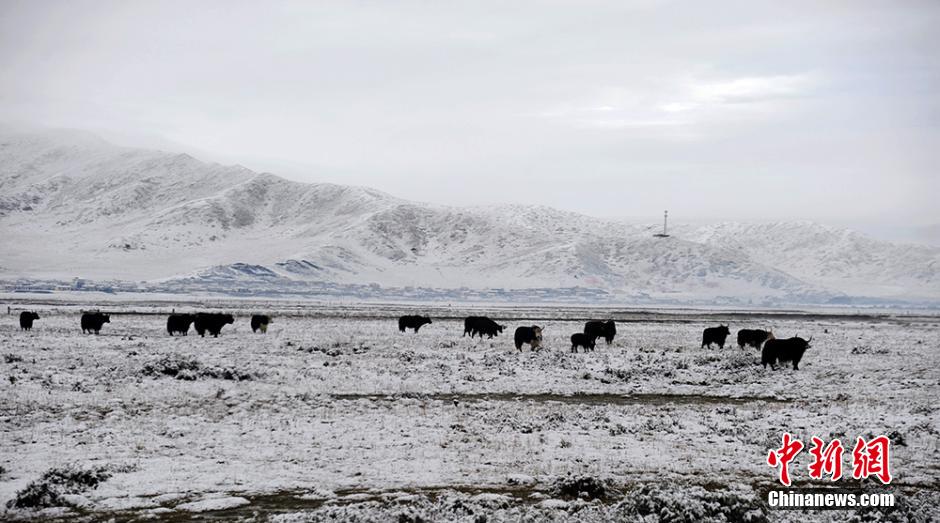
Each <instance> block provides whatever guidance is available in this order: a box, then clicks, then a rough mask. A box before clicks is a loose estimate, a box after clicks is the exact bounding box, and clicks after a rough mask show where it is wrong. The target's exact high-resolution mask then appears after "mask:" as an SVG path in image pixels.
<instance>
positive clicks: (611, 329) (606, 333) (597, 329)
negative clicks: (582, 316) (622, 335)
mask: <svg viewBox="0 0 940 523" xmlns="http://www.w3.org/2000/svg"><path fill="white" fill-rule="evenodd" d="M584 334H586V335H588V336H589V337H591V338H593V340H594V342H596V341H597V338H604V341H606V342H607V344H608V345H610V343H611V342H612V341H614V336H616V335H617V326H616V325H615V324H614V320H607V321H589V322H587V323H585V324H584ZM594 342H592V347H591V348H592V349H593V348H594V347H593V343H594Z"/></svg>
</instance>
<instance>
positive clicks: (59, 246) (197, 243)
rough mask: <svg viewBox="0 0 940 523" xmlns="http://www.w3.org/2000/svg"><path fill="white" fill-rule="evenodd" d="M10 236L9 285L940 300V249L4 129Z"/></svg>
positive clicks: (1, 160)
mask: <svg viewBox="0 0 940 523" xmlns="http://www.w3.org/2000/svg"><path fill="white" fill-rule="evenodd" d="M91 136H93V135H91ZM0 225H2V227H3V229H4V233H5V236H6V237H7V240H8V241H9V242H10V244H9V245H11V246H15V248H13V249H4V254H2V255H0V267H2V269H0V276H2V277H7V278H14V277H24V278H43V277H57V278H65V277H72V276H80V277H87V278H101V279H109V278H118V279H127V280H135V281H137V280H159V279H171V278H192V277H196V278H198V277H200V275H206V274H211V273H212V271H215V270H223V269H217V268H219V267H222V268H225V267H228V266H231V265H233V264H237V263H241V264H245V265H246V266H261V267H265V268H266V269H268V270H270V271H271V272H272V273H273V274H276V275H279V276H280V277H283V278H286V279H288V280H299V281H323V282H330V283H336V284H377V285H379V286H402V287H404V286H410V287H438V288H463V287H466V288H507V289H510V288H563V287H586V288H596V289H602V290H604V291H607V292H610V293H611V294H612V295H616V296H624V297H627V298H629V297H630V296H644V297H652V298H654V299H655V298H656V297H663V298H669V299H673V300H676V299H677V300H679V301H682V300H683V299H689V300H693V299H695V300H702V299H708V297H709V296H715V297H718V296H722V297H727V296H732V297H735V298H738V299H740V300H743V301H749V300H755V299H757V300H768V299H769V300H776V301H787V300H790V301H795V302H799V301H801V300H826V299H831V298H839V297H843V296H866V297H881V298H886V299H887V298H890V299H898V298H904V299H907V298H911V299H928V300H936V301H940V248H931V247H927V246H918V245H908V244H894V243H891V242H884V241H881V240H873V239H871V238H868V237H865V236H864V235H861V234H859V233H856V232H854V231H850V230H847V229H839V228H833V227H829V226H823V225H819V224H815V223H811V222H809V223H807V222H802V223H799V222H774V223H770V224H745V223H738V222H723V223H718V224H710V225H705V226H691V225H683V224H674V225H673V226H672V227H671V231H672V232H674V235H673V236H672V237H670V238H664V239H660V238H653V237H652V235H651V229H654V228H655V226H654V225H652V224H637V223H626V222H620V221H612V220H603V219H600V218H594V217H590V216H586V215H582V214H578V213H572V212H569V211H563V210H558V209H553V208H550V207H545V206H538V205H521V204H508V205H498V206H474V207H452V206H444V205H436V204H424V203H416V202H410V201H408V200H404V199H400V198H397V197H395V196H392V195H389V194H386V193H383V192H381V191H377V190H374V189H371V188H367V187H355V186H345V185H337V184H328V183H310V184H308V183H301V182H294V181H290V180H286V179H284V178H281V177H278V176H276V175H273V174H270V173H256V172H254V171H251V170H249V169H247V168H244V167H241V166H225V165H220V164H217V163H206V162H202V161H200V160H198V159H196V158H193V157H192V156H190V155H188V154H173V153H166V152H162V151H151V150H142V149H133V148H124V147H118V146H113V145H110V144H108V143H107V142H105V141H104V140H100V139H97V140H95V139H93V138H91V137H89V136H88V135H87V134H79V135H77V136H73V135H72V134H70V133H68V132H57V133H42V132H36V133H11V132H10V131H8V130H3V129H2V128H0ZM207 271H208V272H207Z"/></svg>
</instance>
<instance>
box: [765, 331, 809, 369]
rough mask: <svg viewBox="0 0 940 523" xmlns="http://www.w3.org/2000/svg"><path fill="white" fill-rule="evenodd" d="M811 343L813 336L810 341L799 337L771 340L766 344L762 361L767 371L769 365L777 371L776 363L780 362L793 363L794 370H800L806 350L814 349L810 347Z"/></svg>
mask: <svg viewBox="0 0 940 523" xmlns="http://www.w3.org/2000/svg"><path fill="white" fill-rule="evenodd" d="M811 341H813V337H812V336H810V338H809V339H808V340H804V339H803V338H799V337H797V338H787V339H785V340H777V339H769V340H767V341H766V342H764V349H763V350H762V351H761V355H760V361H761V363H762V364H764V368H765V369H766V368H767V365H770V368H771V369H773V370H777V366H776V363H778V362H779V363H786V362H788V361H792V362H793V370H800V360H801V359H803V353H804V352H806V349H808V348H810V347H812V345H810V342H811Z"/></svg>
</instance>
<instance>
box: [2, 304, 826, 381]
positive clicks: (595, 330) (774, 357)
mask: <svg viewBox="0 0 940 523" xmlns="http://www.w3.org/2000/svg"><path fill="white" fill-rule="evenodd" d="M38 319H39V315H38V314H36V313H35V312H33V311H23V312H22V313H21V314H20V328H21V329H22V330H26V331H28V330H31V329H32V328H33V322H34V321H35V320H38ZM105 323H111V317H110V315H108V314H103V313H101V312H85V313H83V314H82V317H81V326H82V333H88V334H90V333H95V334H98V333H100V332H101V329H102V327H103V326H104V324H105ZM233 323H235V317H234V316H232V315H231V314H223V313H209V312H199V313H195V314H175V313H174V314H170V316H169V317H168V318H167V321H166V330H167V333H168V334H169V335H170V336H173V335H176V334H178V335H181V336H186V335H187V334H188V333H189V329H190V327H191V326H192V327H194V328H195V330H196V333H198V334H199V335H200V336H202V337H205V335H206V333H209V334H211V335H212V336H213V337H216V338H217V337H219V333H221V332H222V328H223V327H224V326H226V325H231V324H233ZM271 323H272V320H271V317H270V316H268V315H263V314H254V315H252V316H251V321H250V324H251V331H252V332H258V331H261V333H266V332H267V331H268V325H270V324H271ZM430 323H431V318H429V317H427V316H418V315H406V316H402V317H400V318H398V329H399V330H400V331H401V332H405V330H406V329H412V330H413V331H414V332H415V333H417V332H418V330H419V329H421V327H422V326H423V325H428V324H430ZM728 327H729V326H728V325H719V326H717V327H708V328H706V329H705V330H704V331H703V332H702V348H711V346H712V345H717V346H718V347H719V348H724V346H725V341H726V340H727V339H728V336H730V335H731V330H730V329H729V328H728ZM505 328H506V326H505V325H500V324H499V323H497V322H495V321H493V320H491V319H490V318H487V317H485V316H468V317H467V318H466V319H465V320H464V331H463V335H464V336H467V335H468V334H469V335H470V337H471V338H473V337H475V336H479V337H480V338H481V339H482V338H483V336H484V335H485V336H487V338H489V339H492V338H493V337H494V336H499V335H500V334H501V333H502V332H503V329H505ZM616 335H617V326H616V324H615V323H614V321H613V320H606V321H589V322H587V323H585V324H584V331H583V332H576V333H574V334H572V335H571V352H578V347H580V348H581V349H582V351H589V350H590V351H593V350H594V348H595V346H596V344H597V339H598V338H603V339H604V341H605V342H607V345H610V344H611V343H612V342H613V341H614V336H616ZM513 341H514V344H515V346H516V349H517V350H519V351H521V350H522V346H523V345H529V347H530V349H531V350H538V349H540V348H541V347H542V327H539V326H538V325H531V326H523V327H518V328H517V329H516V331H515V335H514V336H513ZM812 341H813V338H812V337H810V339H808V340H804V339H803V338H800V337H793V338H787V339H777V338H776V337H774V333H773V332H772V331H769V330H767V331H765V330H761V329H741V330H739V331H738V346H739V347H740V348H742V349H743V348H744V347H745V346H750V347H754V348H755V349H759V350H760V351H761V364H762V365H763V366H764V368H767V365H770V367H771V368H772V369H774V370H776V369H777V364H778V363H780V364H783V363H792V364H793V370H800V360H802V359H803V354H804V353H805V352H806V350H807V349H809V348H810V347H811V345H810V342H812Z"/></svg>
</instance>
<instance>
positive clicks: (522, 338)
mask: <svg viewBox="0 0 940 523" xmlns="http://www.w3.org/2000/svg"><path fill="white" fill-rule="evenodd" d="M515 342H516V348H517V349H519V351H520V352H521V351H522V344H523V343H528V344H529V347H530V348H531V350H536V349H538V348H539V347H541V346H542V327H539V326H538V325H533V326H531V327H519V328H518V329H516V336H515Z"/></svg>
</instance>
